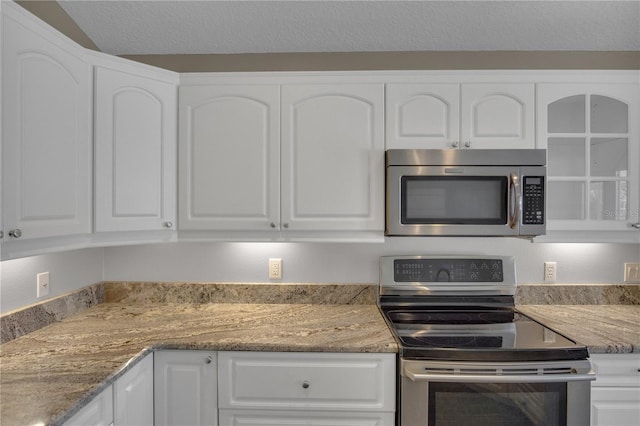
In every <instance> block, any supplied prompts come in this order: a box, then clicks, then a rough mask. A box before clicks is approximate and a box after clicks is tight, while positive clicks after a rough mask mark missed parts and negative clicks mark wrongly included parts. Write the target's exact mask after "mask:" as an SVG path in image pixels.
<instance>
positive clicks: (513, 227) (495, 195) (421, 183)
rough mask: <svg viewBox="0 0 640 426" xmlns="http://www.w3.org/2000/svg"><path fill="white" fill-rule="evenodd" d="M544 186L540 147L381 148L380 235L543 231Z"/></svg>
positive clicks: (543, 154)
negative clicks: (383, 209) (383, 178)
mask: <svg viewBox="0 0 640 426" xmlns="http://www.w3.org/2000/svg"><path fill="white" fill-rule="evenodd" d="M545 184H546V151H545V150H536V149H524V150H515V149H514V150H504V149H495V150H494V149H478V150H476V149H473V150H460V149H446V150H437V149H417V150H408V149H407V150H404V149H403V150H387V152H386V234H387V235H389V236H438V235H440V236H443V235H451V236H522V237H533V236H536V235H543V234H544V233H545V232H546V213H545V187H546V185H545Z"/></svg>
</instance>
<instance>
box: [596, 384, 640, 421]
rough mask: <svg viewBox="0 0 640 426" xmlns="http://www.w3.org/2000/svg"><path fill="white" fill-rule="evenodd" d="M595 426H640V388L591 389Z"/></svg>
mask: <svg viewBox="0 0 640 426" xmlns="http://www.w3.org/2000/svg"><path fill="white" fill-rule="evenodd" d="M591 424H592V425H593V426H638V425H639V424H640V386H638V387H635V388H625V387H593V388H592V389H591Z"/></svg>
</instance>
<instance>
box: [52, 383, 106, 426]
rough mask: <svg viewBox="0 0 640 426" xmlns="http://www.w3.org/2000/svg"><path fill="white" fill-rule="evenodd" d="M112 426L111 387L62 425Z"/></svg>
mask: <svg viewBox="0 0 640 426" xmlns="http://www.w3.org/2000/svg"><path fill="white" fill-rule="evenodd" d="M109 425H113V386H111V385H110V386H109V387H108V388H106V389H105V390H103V391H102V392H100V393H99V394H98V396H96V397H94V398H93V399H92V400H91V402H90V403H89V404H87V405H85V406H84V407H83V408H82V409H81V410H80V411H78V412H77V413H76V414H74V415H73V417H71V418H70V419H69V420H67V421H66V422H65V423H64V426H109Z"/></svg>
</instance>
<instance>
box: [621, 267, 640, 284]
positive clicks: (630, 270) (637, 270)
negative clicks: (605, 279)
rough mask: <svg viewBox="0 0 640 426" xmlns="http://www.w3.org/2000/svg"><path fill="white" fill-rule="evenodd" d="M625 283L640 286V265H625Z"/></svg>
mask: <svg viewBox="0 0 640 426" xmlns="http://www.w3.org/2000/svg"><path fill="white" fill-rule="evenodd" d="M624 282H625V283H637V284H640V263H625V264H624Z"/></svg>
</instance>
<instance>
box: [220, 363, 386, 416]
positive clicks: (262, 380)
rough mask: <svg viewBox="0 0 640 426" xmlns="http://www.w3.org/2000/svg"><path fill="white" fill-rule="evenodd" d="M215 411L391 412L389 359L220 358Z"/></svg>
mask: <svg viewBox="0 0 640 426" xmlns="http://www.w3.org/2000/svg"><path fill="white" fill-rule="evenodd" d="M218 361H219V364H218V365H219V370H218V377H219V397H220V398H219V402H220V408H272V409H278V408H286V409H288V410H291V409H294V410H295V409H309V408H312V409H317V410H360V411H362V410H366V411H389V412H391V411H395V355H394V354H354V353H349V354H337V353H330V354H329V353H298V352H286V353H276V352H260V353H257V352H221V353H219V357H218Z"/></svg>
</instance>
